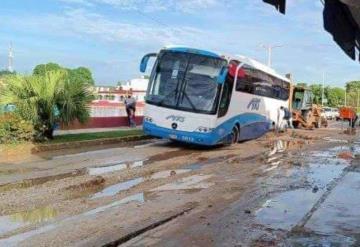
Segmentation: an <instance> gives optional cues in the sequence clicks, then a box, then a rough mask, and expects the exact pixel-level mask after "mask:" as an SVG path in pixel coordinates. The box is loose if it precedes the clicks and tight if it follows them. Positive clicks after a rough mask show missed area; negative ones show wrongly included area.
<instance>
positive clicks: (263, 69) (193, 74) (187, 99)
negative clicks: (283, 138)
mask: <svg viewBox="0 0 360 247" xmlns="http://www.w3.org/2000/svg"><path fill="white" fill-rule="evenodd" d="M150 57H155V58H156V60H155V63H154V66H153V68H152V72H151V75H150V79H149V85H148V89H147V94H146V99H145V103H146V105H145V110H144V123H143V129H144V132H145V133H146V134H147V135H150V136H154V137H160V138H165V139H171V140H176V141H180V142H187V143H194V144H200V145H207V146H212V145H216V144H223V143H226V144H229V143H236V142H238V141H243V140H249V139H254V138H258V137H260V136H261V135H263V134H265V133H266V132H267V131H268V130H269V129H271V128H272V127H273V126H275V125H276V124H278V122H277V121H279V120H278V111H279V108H280V107H285V108H287V107H288V106H289V94H290V81H289V80H288V79H287V78H285V77H283V76H280V75H278V74H276V73H275V71H274V70H272V69H271V68H269V67H267V66H265V65H263V64H261V63H259V62H257V61H255V60H252V59H250V58H246V57H243V56H235V57H226V56H222V55H220V54H216V53H213V52H209V51H204V50H198V49H193V48H187V47H175V46H171V47H165V48H164V49H162V50H160V51H159V52H158V53H151V54H147V55H145V56H144V57H143V59H142V60H141V64H140V71H141V72H145V70H146V67H147V63H148V61H149V58H150Z"/></svg>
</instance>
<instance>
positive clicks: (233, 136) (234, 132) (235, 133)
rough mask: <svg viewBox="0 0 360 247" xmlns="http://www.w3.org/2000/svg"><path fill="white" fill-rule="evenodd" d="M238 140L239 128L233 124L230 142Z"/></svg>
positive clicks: (234, 142)
mask: <svg viewBox="0 0 360 247" xmlns="http://www.w3.org/2000/svg"><path fill="white" fill-rule="evenodd" d="M238 142H239V128H238V127H237V126H234V128H233V129H232V131H231V144H236V143H238Z"/></svg>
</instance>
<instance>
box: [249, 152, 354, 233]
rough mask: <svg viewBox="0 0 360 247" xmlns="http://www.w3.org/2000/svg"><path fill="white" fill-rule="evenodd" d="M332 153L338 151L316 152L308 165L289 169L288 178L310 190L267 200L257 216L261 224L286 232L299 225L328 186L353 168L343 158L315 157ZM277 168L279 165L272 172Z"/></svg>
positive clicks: (307, 158) (291, 192)
mask: <svg viewBox="0 0 360 247" xmlns="http://www.w3.org/2000/svg"><path fill="white" fill-rule="evenodd" d="M330 153H331V155H332V153H336V152H335V151H334V150H330V151H329V150H327V151H324V152H323V151H321V152H312V153H311V155H310V156H307V157H306V158H305V163H306V164H305V165H303V166H301V167H296V168H293V169H290V170H286V171H285V174H284V176H285V177H289V181H291V183H294V184H295V185H296V184H299V185H300V186H302V187H306V188H300V189H296V190H291V191H286V192H283V193H280V194H277V195H275V196H274V197H273V198H271V199H269V200H267V201H266V203H265V204H264V205H262V207H261V208H260V209H259V210H258V211H257V213H256V217H257V220H258V222H260V223H261V224H263V225H266V226H268V227H271V228H273V229H282V230H291V229H292V227H294V226H296V225H297V224H298V223H299V222H300V221H301V220H302V219H303V217H305V215H306V214H307V213H308V212H309V211H310V210H311V209H312V207H313V206H314V204H315V203H316V202H317V201H318V200H319V199H320V197H321V196H322V195H323V193H324V192H325V191H326V189H327V186H328V185H329V184H330V183H331V182H332V181H333V180H334V179H337V178H339V177H340V176H342V174H343V171H344V169H345V168H346V167H348V165H349V163H348V162H347V161H344V160H341V159H337V158H331V159H330V158H329V159H325V160H323V159H319V156H315V157H314V156H313V155H312V154H315V155H321V156H320V157H323V156H322V155H325V157H326V158H328V155H330ZM335 157H336V156H335ZM309 161H311V162H309ZM316 161H318V162H316ZM275 168H276V165H274V166H273V167H270V168H268V169H275ZM359 204H360V202H359ZM359 224H360V222H359Z"/></svg>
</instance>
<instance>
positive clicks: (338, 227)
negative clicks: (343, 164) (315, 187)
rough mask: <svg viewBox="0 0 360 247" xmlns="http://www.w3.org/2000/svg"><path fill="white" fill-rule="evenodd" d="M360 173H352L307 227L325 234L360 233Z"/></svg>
mask: <svg viewBox="0 0 360 247" xmlns="http://www.w3.org/2000/svg"><path fill="white" fill-rule="evenodd" d="M359 191H360V173H357V172H350V173H348V174H346V175H345V177H344V178H343V180H342V182H341V183H340V184H339V185H337V186H336V187H335V189H334V190H333V191H332V192H331V194H330V195H329V197H328V198H327V199H326V201H325V202H324V203H323V204H322V205H321V206H320V208H319V209H318V210H317V211H316V212H315V213H314V214H313V216H312V217H311V218H310V220H309V221H308V223H307V224H306V225H305V227H306V228H309V229H311V230H313V231H316V232H320V233H323V234H344V235H347V236H349V235H352V234H358V233H359V232H360V210H359V205H360V193H359Z"/></svg>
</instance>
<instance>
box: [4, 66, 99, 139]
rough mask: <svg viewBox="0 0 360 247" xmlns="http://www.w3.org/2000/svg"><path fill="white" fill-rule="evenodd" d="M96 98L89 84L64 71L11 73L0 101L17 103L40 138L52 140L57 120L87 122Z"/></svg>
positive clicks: (24, 117)
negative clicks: (36, 73) (43, 73)
mask: <svg viewBox="0 0 360 247" xmlns="http://www.w3.org/2000/svg"><path fill="white" fill-rule="evenodd" d="M93 98H94V97H93V94H92V92H91V91H90V85H89V84H87V83H83V82H80V81H71V80H70V79H69V77H68V76H67V72H66V71H65V70H57V71H49V72H46V73H45V75H33V76H19V75H16V76H10V77H7V78H6V82H5V86H3V87H2V90H1V91H0V104H14V105H15V106H16V112H17V113H18V114H19V115H20V116H21V117H22V118H23V119H25V120H30V121H32V122H33V124H34V128H35V130H36V131H37V133H38V137H39V138H43V137H46V138H48V139H53V132H54V126H55V124H57V123H62V124H65V125H67V124H69V123H71V122H72V121H74V120H78V121H79V122H80V123H85V122H86V121H87V120H88V118H89V116H90V114H89V104H90V102H91V101H92V100H93Z"/></svg>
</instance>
